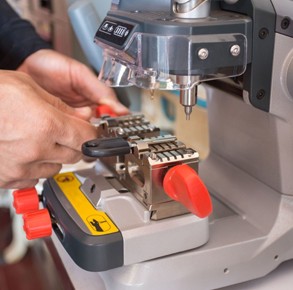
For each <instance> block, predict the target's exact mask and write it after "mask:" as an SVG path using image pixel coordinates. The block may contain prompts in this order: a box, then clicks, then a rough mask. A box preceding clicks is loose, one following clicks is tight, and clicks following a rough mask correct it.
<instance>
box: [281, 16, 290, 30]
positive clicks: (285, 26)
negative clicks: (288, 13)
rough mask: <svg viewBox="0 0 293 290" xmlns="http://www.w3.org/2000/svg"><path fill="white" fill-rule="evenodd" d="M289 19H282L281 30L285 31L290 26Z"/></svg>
mask: <svg viewBox="0 0 293 290" xmlns="http://www.w3.org/2000/svg"><path fill="white" fill-rule="evenodd" d="M290 23H291V19H290V18H289V17H284V18H283V20H282V22H281V28H282V29H284V30H285V29H287V28H288V27H289V26H290Z"/></svg>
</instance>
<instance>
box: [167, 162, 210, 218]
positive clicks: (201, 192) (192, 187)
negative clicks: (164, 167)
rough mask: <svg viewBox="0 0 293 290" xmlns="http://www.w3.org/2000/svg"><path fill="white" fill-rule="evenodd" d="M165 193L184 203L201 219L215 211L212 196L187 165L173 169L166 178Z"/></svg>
mask: <svg viewBox="0 0 293 290" xmlns="http://www.w3.org/2000/svg"><path fill="white" fill-rule="evenodd" d="M163 187H164V190H165V192H166V193H167V194H168V195H169V196H170V197H171V198H172V199H174V200H176V201H178V202H180V203H182V204H183V205H184V206H185V207H186V208H187V209H188V210H189V211H190V212H192V213H194V214H195V215H196V216H198V217H200V218H204V217H207V216H209V215H210V214H211V212H212V210H213V206H212V201H211V198H210V194H209V192H208V190H207V188H206V186H205V185H204V183H203V182H202V180H201V179H200V177H199V176H198V174H197V173H196V171H194V170H193V169H192V168H191V167H190V166H188V165H186V164H182V165H177V166H174V167H172V168H171V169H170V170H169V171H168V172H167V174H166V175H165V177H164V181H163Z"/></svg>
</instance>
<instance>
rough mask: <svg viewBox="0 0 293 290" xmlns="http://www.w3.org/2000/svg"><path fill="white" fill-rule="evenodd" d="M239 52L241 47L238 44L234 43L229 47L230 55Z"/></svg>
mask: <svg viewBox="0 0 293 290" xmlns="http://www.w3.org/2000/svg"><path fill="white" fill-rule="evenodd" d="M240 52H241V48H240V46H239V45H238V44H234V45H232V46H231V48H230V53H231V55H232V56H238V55H239V54H240Z"/></svg>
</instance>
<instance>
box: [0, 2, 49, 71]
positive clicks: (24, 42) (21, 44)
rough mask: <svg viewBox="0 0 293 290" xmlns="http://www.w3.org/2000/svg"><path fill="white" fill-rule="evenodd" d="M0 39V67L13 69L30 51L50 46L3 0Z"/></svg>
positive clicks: (0, 9)
mask: <svg viewBox="0 0 293 290" xmlns="http://www.w3.org/2000/svg"><path fill="white" fill-rule="evenodd" d="M0 39H1V41H0V69H10V70H15V69H16V68H18V67H19V66H20V64H21V63H22V62H23V61H24V60H25V59H26V58H27V57H28V56H29V55H31V54H32V53H34V52H36V51H38V50H39V49H42V48H50V45H49V44H48V43H47V42H45V41H44V40H42V39H41V38H40V37H39V35H38V34H37V33H36V31H35V29H34V27H33V26H32V25H31V24H30V23H29V22H28V21H25V20H23V19H21V18H20V17H19V16H18V15H17V13H16V12H15V11H14V10H13V9H12V8H11V7H10V6H9V5H8V4H7V2H6V1H5V0H0Z"/></svg>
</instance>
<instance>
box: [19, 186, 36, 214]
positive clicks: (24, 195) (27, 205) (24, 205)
mask: <svg viewBox="0 0 293 290" xmlns="http://www.w3.org/2000/svg"><path fill="white" fill-rule="evenodd" d="M13 198H14V201H13V207H14V208H15V211H16V213H25V212H30V211H35V210H37V209H39V196H38V193H37V191H36V189H35V188H34V187H33V188H26V189H19V190H15V191H14V192H13Z"/></svg>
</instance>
